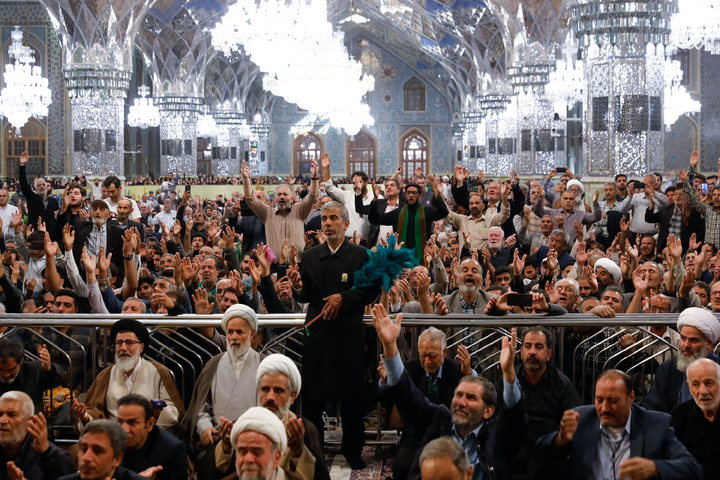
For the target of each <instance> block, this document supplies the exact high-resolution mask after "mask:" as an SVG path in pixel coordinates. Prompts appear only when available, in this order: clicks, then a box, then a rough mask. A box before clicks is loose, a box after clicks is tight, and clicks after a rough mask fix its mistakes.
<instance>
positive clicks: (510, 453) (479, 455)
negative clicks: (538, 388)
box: [373, 304, 527, 480]
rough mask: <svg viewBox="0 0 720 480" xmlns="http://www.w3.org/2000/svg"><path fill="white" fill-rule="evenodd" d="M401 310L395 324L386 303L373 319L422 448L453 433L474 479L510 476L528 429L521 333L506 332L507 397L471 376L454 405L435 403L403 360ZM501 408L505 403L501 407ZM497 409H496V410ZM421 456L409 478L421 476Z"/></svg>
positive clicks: (403, 410)
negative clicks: (518, 359) (518, 369)
mask: <svg viewBox="0 0 720 480" xmlns="http://www.w3.org/2000/svg"><path fill="white" fill-rule="evenodd" d="M401 321H402V314H398V315H397V318H396V321H395V322H394V323H393V321H392V320H390V318H389V317H388V315H387V312H386V311H385V307H383V306H382V305H380V304H378V305H375V307H374V308H373V324H374V325H375V330H376V331H377V334H378V337H379V339H380V341H381V342H382V345H383V354H384V357H385V359H384V362H385V368H386V369H387V384H388V387H389V391H390V395H391V396H392V399H393V401H394V402H395V405H397V407H398V411H399V412H400V415H401V416H402V418H403V420H404V421H405V423H406V424H410V425H412V426H413V428H414V429H415V430H416V431H417V432H421V435H422V441H421V447H423V446H424V445H425V444H427V443H428V442H429V441H431V440H433V439H435V438H437V437H441V436H445V435H450V436H452V437H453V438H454V439H455V440H457V441H458V442H460V443H462V445H463V449H464V450H465V453H467V455H468V457H469V459H470V463H471V465H472V466H473V477H472V478H473V479H475V480H479V479H481V478H490V475H492V476H493V477H496V478H501V479H509V478H511V476H512V468H513V467H512V462H513V459H514V458H515V455H516V454H517V452H518V450H519V449H520V447H521V446H522V443H523V440H524V438H525V434H526V431H527V416H526V415H525V412H524V407H523V399H522V393H521V390H520V385H519V383H518V381H517V377H516V375H515V369H514V365H513V362H514V359H515V344H516V342H517V337H516V333H515V329H513V330H512V339H510V338H507V337H504V338H503V342H502V343H503V345H502V353H501V355H500V365H501V369H502V373H503V382H504V383H503V387H504V392H503V399H502V402H500V403H498V398H497V393H496V390H495V387H494V386H493V384H492V383H491V382H490V381H489V380H487V379H486V378H484V377H482V376H478V377H473V376H466V377H463V378H462V379H461V380H460V384H459V385H458V386H457V388H456V389H455V394H454V396H453V400H452V404H451V408H450V409H448V408H447V407H446V406H445V405H436V404H433V403H431V402H430V401H429V400H428V399H427V398H425V396H424V395H423V394H422V392H421V391H420V390H419V389H418V388H417V387H416V386H415V385H414V384H413V383H412V381H411V379H410V376H409V375H408V374H407V373H406V372H405V368H404V366H403V364H402V362H401V361H400V355H399V354H398V348H397V338H398V337H399V336H400V331H401ZM497 407H501V408H497ZM496 408H497V412H496ZM419 466H420V465H419V461H418V460H417V459H416V460H415V461H414V462H413V466H412V468H411V470H410V475H409V478H418V476H419V474H420V469H419Z"/></svg>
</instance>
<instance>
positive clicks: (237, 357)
mask: <svg viewBox="0 0 720 480" xmlns="http://www.w3.org/2000/svg"><path fill="white" fill-rule="evenodd" d="M249 351H250V337H249V336H248V339H247V340H246V341H245V343H244V344H242V345H232V344H230V343H228V346H227V353H228V355H229V356H230V363H231V364H232V367H233V370H235V374H236V375H240V370H242V366H243V363H245V359H246V358H247V353H248V352H249Z"/></svg>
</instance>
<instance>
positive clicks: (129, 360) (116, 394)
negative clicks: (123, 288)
mask: <svg viewBox="0 0 720 480" xmlns="http://www.w3.org/2000/svg"><path fill="white" fill-rule="evenodd" d="M110 340H111V341H112V344H113V345H115V364H114V365H113V366H111V367H108V368H106V369H105V370H103V371H102V372H100V374H99V375H98V376H97V378H96V379H95V381H94V382H93V384H92V385H91V386H90V388H89V389H88V391H87V394H86V395H85V400H84V403H80V402H78V401H77V399H73V406H72V411H73V414H74V415H75V417H76V418H77V419H78V420H79V421H80V422H82V423H84V424H86V423H87V422H90V421H91V420H95V419H98V418H109V419H111V420H116V419H117V416H118V400H119V399H120V397H123V396H125V395H127V394H128V393H137V394H139V395H142V396H144V397H145V398H148V399H156V400H162V401H164V402H165V404H166V406H165V408H163V410H162V413H160V416H159V417H158V421H157V424H158V425H159V426H161V427H171V426H173V425H175V424H176V423H177V422H178V420H179V419H180V418H182V416H183V415H184V414H185V408H184V407H183V402H182V398H180V394H179V393H178V391H177V387H176V386H175V380H174V379H173V376H172V373H170V370H168V369H167V368H166V367H164V366H163V365H160V364H159V363H157V362H155V361H152V360H145V359H143V358H141V355H142V352H143V350H144V348H145V346H146V345H148V344H149V342H150V335H149V334H148V331H147V328H146V327H145V326H144V325H143V324H142V323H140V322H138V321H137V320H131V319H123V320H118V321H117V322H115V323H114V324H113V326H112V328H111V329H110Z"/></svg>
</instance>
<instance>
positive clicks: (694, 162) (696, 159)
mask: <svg viewBox="0 0 720 480" xmlns="http://www.w3.org/2000/svg"><path fill="white" fill-rule="evenodd" d="M699 163H700V154H699V153H698V152H697V151H694V152H692V153H691V154H690V167H691V168H692V169H695V168H696V167H697V166H698V164H699Z"/></svg>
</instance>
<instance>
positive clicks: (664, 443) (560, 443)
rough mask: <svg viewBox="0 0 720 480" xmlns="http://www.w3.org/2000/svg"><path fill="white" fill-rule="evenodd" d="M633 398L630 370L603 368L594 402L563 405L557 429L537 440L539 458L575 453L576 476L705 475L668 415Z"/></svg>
mask: <svg viewBox="0 0 720 480" xmlns="http://www.w3.org/2000/svg"><path fill="white" fill-rule="evenodd" d="M634 399H635V395H634V393H633V389H632V380H631V379H630V377H629V376H628V375H627V374H625V373H623V372H620V371H619V370H608V371H606V372H603V373H602V374H601V375H600V376H599V377H598V380H597V383H596V385H595V405H594V406H592V405H586V406H582V407H578V408H576V409H574V410H567V411H565V413H564V414H563V417H562V420H560V428H559V431H557V432H553V433H550V434H548V435H545V436H544V437H542V438H540V439H539V440H538V442H537V445H536V450H535V455H536V458H537V459H538V460H539V461H542V462H548V461H550V460H556V459H558V458H563V457H567V456H568V455H571V456H572V457H571V463H572V472H573V475H572V478H588V479H610V478H618V479H619V478H633V479H645V478H651V477H652V478H656V477H657V478H662V479H663V480H670V479H678V480H687V479H700V478H702V467H701V466H700V464H699V463H698V462H697V460H695V459H694V458H693V457H692V455H690V453H689V452H688V451H687V449H686V448H685V447H684V446H683V444H682V443H680V442H679V441H678V439H677V438H675V434H674V433H673V429H672V428H671V427H670V420H671V419H670V416H669V415H667V414H663V413H659V412H652V411H648V410H645V409H644V408H642V407H638V406H637V405H633V400H634Z"/></svg>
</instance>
